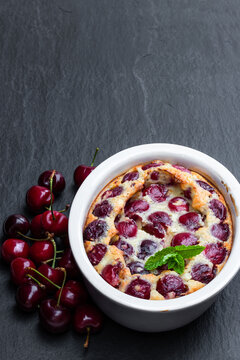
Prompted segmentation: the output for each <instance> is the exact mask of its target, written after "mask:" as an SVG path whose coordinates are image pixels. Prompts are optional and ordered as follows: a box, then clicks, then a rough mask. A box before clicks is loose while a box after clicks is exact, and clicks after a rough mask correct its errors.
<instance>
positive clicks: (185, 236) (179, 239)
mask: <svg viewBox="0 0 240 360" xmlns="http://www.w3.org/2000/svg"><path fill="white" fill-rule="evenodd" d="M197 243H198V238H197V237H196V236H194V235H193V234H190V233H187V232H183V233H179V234H176V235H175V236H174V237H173V238H172V241H171V246H178V245H185V246H190V245H197Z"/></svg>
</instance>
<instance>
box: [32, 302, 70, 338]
mask: <svg viewBox="0 0 240 360" xmlns="http://www.w3.org/2000/svg"><path fill="white" fill-rule="evenodd" d="M39 319H40V323H41V324H42V325H43V327H44V328H45V329H46V330H47V331H49V332H51V333H53V334H59V333H63V332H65V331H67V330H68V329H69V326H70V323H71V312H70V310H69V309H67V308H65V307H64V306H62V305H61V304H60V305H57V300H55V299H46V300H43V301H42V302H41V305H40V309H39Z"/></svg>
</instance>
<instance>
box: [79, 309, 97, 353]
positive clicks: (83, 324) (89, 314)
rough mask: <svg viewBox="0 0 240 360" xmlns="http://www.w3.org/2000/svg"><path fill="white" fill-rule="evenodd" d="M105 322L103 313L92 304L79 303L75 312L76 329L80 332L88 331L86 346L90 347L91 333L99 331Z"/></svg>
mask: <svg viewBox="0 0 240 360" xmlns="http://www.w3.org/2000/svg"><path fill="white" fill-rule="evenodd" d="M102 323H103V316H102V313H101V312H100V311H99V310H98V308H96V306H94V305H92V304H84V305H79V306H78V307H77V309H76V311H75V314H74V329H75V331H76V332H78V333H80V334H84V333H87V339H86V341H85V344H84V347H85V348H87V347H88V342H89V335H90V332H91V333H96V332H98V331H99V330H100V329H101V327H102Z"/></svg>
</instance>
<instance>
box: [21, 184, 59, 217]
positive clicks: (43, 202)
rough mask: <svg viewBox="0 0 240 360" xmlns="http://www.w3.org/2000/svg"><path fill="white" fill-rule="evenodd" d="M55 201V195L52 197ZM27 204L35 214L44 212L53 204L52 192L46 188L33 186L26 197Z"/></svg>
mask: <svg viewBox="0 0 240 360" xmlns="http://www.w3.org/2000/svg"><path fill="white" fill-rule="evenodd" d="M52 198H53V201H54V195H53V196H52ZM26 203H27V205H28V207H29V208H30V210H32V211H33V212H35V213H39V212H41V211H43V210H44V209H45V208H46V207H47V206H49V205H50V203H51V193H50V190H49V189H47V188H45V187H44V186H38V185H35V186H32V187H31V188H30V189H29V190H28V191H27V195H26Z"/></svg>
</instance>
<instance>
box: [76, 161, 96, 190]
mask: <svg viewBox="0 0 240 360" xmlns="http://www.w3.org/2000/svg"><path fill="white" fill-rule="evenodd" d="M94 169H95V166H86V165H79V166H78V167H77V168H76V169H75V171H74V175H73V177H74V182H75V185H76V186H77V187H79V186H81V185H82V183H83V182H84V180H85V179H86V178H87V177H88V175H89V174H91V172H92V171H93V170H94Z"/></svg>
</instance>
